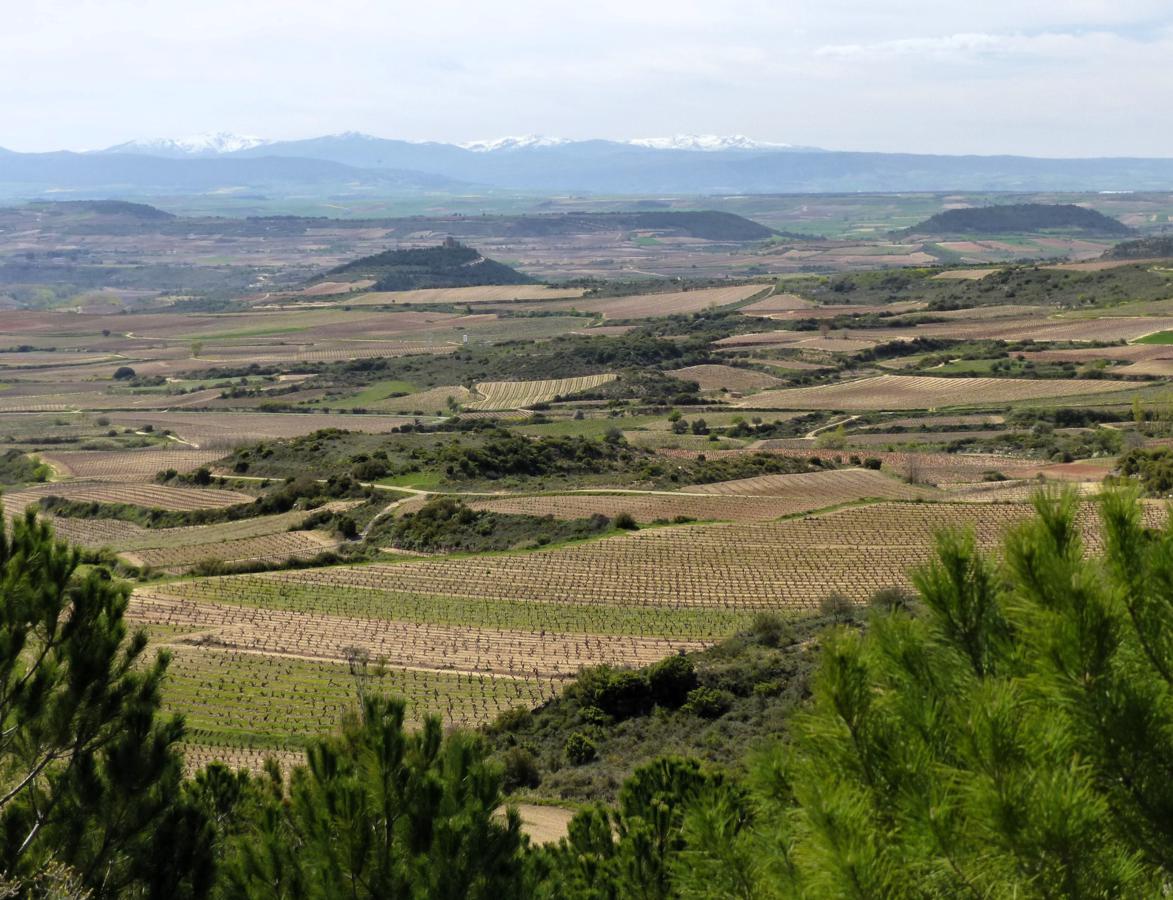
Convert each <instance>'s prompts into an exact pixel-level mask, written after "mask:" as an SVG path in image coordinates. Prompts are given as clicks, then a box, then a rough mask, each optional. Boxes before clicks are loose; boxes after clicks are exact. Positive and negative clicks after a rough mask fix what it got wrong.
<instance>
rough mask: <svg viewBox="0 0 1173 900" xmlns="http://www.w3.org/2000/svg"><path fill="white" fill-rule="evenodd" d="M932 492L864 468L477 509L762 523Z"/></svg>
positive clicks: (491, 503) (486, 504)
mask: <svg viewBox="0 0 1173 900" xmlns="http://www.w3.org/2000/svg"><path fill="white" fill-rule="evenodd" d="M934 496H937V493H936V492H935V491H933V490H931V489H926V488H920V487H916V486H913V485H908V484H904V483H902V482H900V481H898V480H896V479H895V478H891V477H889V476H887V475H883V474H881V473H879V472H873V471H869V470H865V469H844V470H838V471H831V472H813V473H811V474H804V475H763V476H760V477H757V478H746V479H741V480H738V481H721V482H717V483H715V484H705V485H695V486H693V487H687V488H683V489H681V490H679V491H675V492H667V491H659V492H639V491H628V492H625V493H601V492H600V493H596V492H591V493H586V492H579V493H573V494H549V495H538V496H529V497H522V496H519V497H504V498H494V499H491V500H478V501H475V502H474V503H472V504H471V506H472V507H473V508H474V509H487V510H493V511H495V512H502V513H515V514H518V515H543V516H553V517H554V518H557V519H577V518H583V517H586V516H590V515H594V514H595V513H600V514H602V515H605V516H608V517H614V516H617V515H619V514H620V513H623V512H626V513H630V514H631V515H632V516H634V517H635V519H636V521H639V522H656V521H671V520H672V519H674V518H676V517H677V516H686V517H688V518H691V519H697V520H715V521H729V522H758V521H769V520H771V519H778V518H782V517H783V516H791V515H795V514H796V513H803V512H810V511H813V510H817V509H827V508H829V507H833V506H839V505H841V504H844V503H854V502H858V501H862V500H868V499H871V500H877V499H889V500H892V499H898V500H915V499H932V498H933V497H934Z"/></svg>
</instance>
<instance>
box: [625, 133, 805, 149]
mask: <svg viewBox="0 0 1173 900" xmlns="http://www.w3.org/2000/svg"><path fill="white" fill-rule="evenodd" d="M626 143H628V144H634V145H635V146H637V147H648V148H649V149H652V150H697V151H702V152H705V151H707V152H710V153H712V152H715V151H719V150H792V149H794V147H793V145H792V144H778V143H774V142H771V141H755V140H754V139H753V138H749V137H746V136H745V135H744V134H729V135H720V134H674V135H672V136H671V137H653V138H633V139H632V140H630V141H627V142H626Z"/></svg>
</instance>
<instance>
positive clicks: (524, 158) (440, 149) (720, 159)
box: [0, 132, 1173, 199]
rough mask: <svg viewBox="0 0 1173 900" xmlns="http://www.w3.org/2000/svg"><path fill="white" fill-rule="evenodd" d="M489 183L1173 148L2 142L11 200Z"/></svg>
mask: <svg viewBox="0 0 1173 900" xmlns="http://www.w3.org/2000/svg"><path fill="white" fill-rule="evenodd" d="M492 190H507V191H518V192H527V193H564V192H572V193H585V194H617V195H652V194H678V195H680V194H691V195H703V194H742V193H753V194H769V193H855V192H875V193H882V192H903V191H1040V190H1057V191H1128V190H1173V159H1169V158H1094V159H1093V158H1088V159H1043V158H1036V157H1025V156H942V155H928V154H912V153H869V152H845V151H831V150H823V149H818V148H812V147H795V146H790V145H785V144H777V143H769V142H763V141H755V140H753V139H751V138H748V137H745V136H742V135H733V136H716V135H676V136H673V137H669V138H637V139H633V140H629V141H612V140H565V139H560V138H548V137H541V136H536V135H527V136H521V137H508V138H501V139H497V140H485V141H472V142H468V143H465V144H451V143H441V142H415V141H405V140H393V139H385V138H378V137H372V136H370V135H365V134H359V133H355V132H346V133H342V134H334V135H325V136H322V137H315V138H307V139H302V140H286V141H267V140H263V139H261V138H257V137H242V136H238V135H233V134H228V133H215V134H207V135H199V136H196V137H191V138H180V139H162V140H148V141H130V142H127V143H123V144H118V145H116V146H113V147H108V148H106V149H103V150H97V151H90V152H85V153H74V152H68V151H58V152H53V153H16V152H13V151H6V150H3V149H0V197H8V198H10V199H11V198H44V197H51V196H53V197H55V196H66V197H139V198H142V197H150V196H182V195H193V194H206V193H218V194H248V193H250V192H251V193H264V194H266V195H268V196H271V197H281V196H292V195H295V194H298V193H299V192H301V193H305V192H312V193H314V194H316V195H319V196H321V195H327V196H337V197H355V196H385V195H395V194H403V193H420V192H444V191H459V192H462V193H465V194H467V193H473V192H476V191H492Z"/></svg>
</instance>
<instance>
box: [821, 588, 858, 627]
mask: <svg viewBox="0 0 1173 900" xmlns="http://www.w3.org/2000/svg"><path fill="white" fill-rule="evenodd" d="M819 612H820V613H822V614H823V615H824V616H826V617H827V618H829V619H833V620H834V621H836V622H846V621H848V620H850V619H852V618H853V617H854V616H855V604H854V603H852V602H851V598H850V597H847V596H845V595H844V594H840V593H839V592H838V591H832V592H831V593H830V594H828V595H827V596H826V597H824V598H823V599H822V600H820V601H819Z"/></svg>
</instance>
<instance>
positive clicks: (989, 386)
mask: <svg viewBox="0 0 1173 900" xmlns="http://www.w3.org/2000/svg"><path fill="white" fill-rule="evenodd" d="M1132 386H1135V385H1132ZM1128 387H1130V385H1128V384H1127V383H1121V382H1112V381H1081V380H1077V379H1058V378H1054V379H1045V380H1041V379H1040V380H1031V379H1025V378H934V377H931V376H905V375H877V376H876V377H874V378H861V379H859V380H857V381H844V382H836V383H834V384H828V385H819V386H817V387H805V388H788V389H784V390H778V391H765V392H763V393H760V394H755V395H753V396H752V397H747V398H746V399H744V400H741V401H739V402H738V403H737V404H735V405H737V406H741V407H746V408H753V409H842V410H885V409H937V408H940V407H952V406H986V405H990V404H998V403H1010V402H1014V401H1018V400H1039V399H1048V398H1056V397H1077V396H1087V395H1090V394H1108V393H1119V392H1121V391H1125V390H1127V389H1128Z"/></svg>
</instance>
